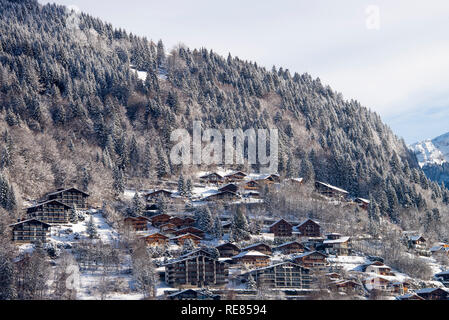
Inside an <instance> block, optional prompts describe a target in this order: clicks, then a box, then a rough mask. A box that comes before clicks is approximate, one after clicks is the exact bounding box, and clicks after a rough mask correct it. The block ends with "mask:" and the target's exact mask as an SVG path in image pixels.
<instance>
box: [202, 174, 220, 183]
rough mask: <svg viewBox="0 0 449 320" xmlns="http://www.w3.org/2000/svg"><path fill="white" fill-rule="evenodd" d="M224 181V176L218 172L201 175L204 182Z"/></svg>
mask: <svg viewBox="0 0 449 320" xmlns="http://www.w3.org/2000/svg"><path fill="white" fill-rule="evenodd" d="M223 181H224V177H223V176H221V175H220V174H218V173H216V172H212V173H209V174H206V175H204V176H201V177H200V182H203V183H214V184H218V183H223Z"/></svg>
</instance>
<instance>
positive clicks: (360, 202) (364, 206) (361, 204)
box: [354, 198, 370, 210]
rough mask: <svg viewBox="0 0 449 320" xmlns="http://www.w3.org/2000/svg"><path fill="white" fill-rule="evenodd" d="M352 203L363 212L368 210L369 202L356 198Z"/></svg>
mask: <svg viewBox="0 0 449 320" xmlns="http://www.w3.org/2000/svg"><path fill="white" fill-rule="evenodd" d="M354 202H355V203H357V204H358V205H359V207H360V208H362V209H363V210H368V208H369V204H370V201H369V200H367V199H363V198H356V199H355V200H354Z"/></svg>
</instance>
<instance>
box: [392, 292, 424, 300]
mask: <svg viewBox="0 0 449 320" xmlns="http://www.w3.org/2000/svg"><path fill="white" fill-rule="evenodd" d="M396 300H425V299H424V298H422V297H420V296H418V295H417V294H416V293H406V294H404V295H401V296H397V297H396Z"/></svg>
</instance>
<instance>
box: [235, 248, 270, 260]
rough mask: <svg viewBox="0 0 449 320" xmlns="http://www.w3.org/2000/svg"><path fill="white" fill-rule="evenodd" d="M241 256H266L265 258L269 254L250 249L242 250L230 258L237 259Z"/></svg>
mask: <svg viewBox="0 0 449 320" xmlns="http://www.w3.org/2000/svg"><path fill="white" fill-rule="evenodd" d="M243 257H266V258H269V256H267V255H266V254H263V253H262V252H259V251H254V250H250V251H242V252H240V253H239V254H238V255H235V256H233V257H232V259H238V258H243Z"/></svg>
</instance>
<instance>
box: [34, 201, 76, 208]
mask: <svg viewBox="0 0 449 320" xmlns="http://www.w3.org/2000/svg"><path fill="white" fill-rule="evenodd" d="M55 202H56V203H57V204H60V205H62V206H64V207H66V208H69V209H72V207H71V206H68V205H66V204H64V203H62V202H61V201H58V200H48V201H44V202H40V203H38V204H36V205H34V206H31V207H28V208H27V209H32V208H38V207H41V206H43V205H45V204H49V203H55Z"/></svg>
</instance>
